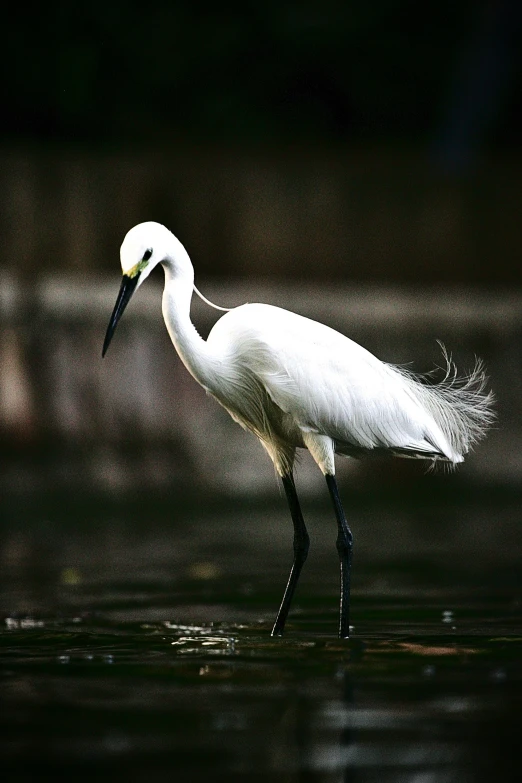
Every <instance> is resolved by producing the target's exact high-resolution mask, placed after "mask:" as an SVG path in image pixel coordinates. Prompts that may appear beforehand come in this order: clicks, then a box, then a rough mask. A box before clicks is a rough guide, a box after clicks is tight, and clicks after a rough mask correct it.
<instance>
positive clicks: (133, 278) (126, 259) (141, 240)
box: [102, 222, 175, 356]
mask: <svg viewBox="0 0 522 783" xmlns="http://www.w3.org/2000/svg"><path fill="white" fill-rule="evenodd" d="M173 241H175V240H174V236H173V234H172V233H171V232H170V231H169V230H168V228H165V226H162V225H161V224H160V223H153V222H148V223H140V224H139V225H137V226H134V228H131V230H130V231H129V232H128V233H127V235H126V236H125V239H124V240H123V242H122V245H121V249H120V260H121V268H122V271H123V278H122V281H121V286H120V291H119V293H118V298H117V299H116V304H115V305H114V310H113V311H112V315H111V319H110V321H109V326H108V327H107V333H106V335H105V340H104V343H103V351H102V356H105V354H106V352H107V349H108V347H109V344H110V342H111V340H112V336H113V334H114V332H115V331H116V326H117V325H118V321H119V320H120V318H121V316H122V315H123V311H124V310H125V308H126V307H127V305H128V303H129V302H130V300H131V297H132V295H133V293H134V292H135V291H136V289H137V288H139V286H140V285H141V284H142V283H143V281H144V280H146V278H147V277H148V276H149V275H150V273H151V272H152V270H153V269H154V267H155V266H157V265H158V264H159V263H160V262H161V261H163V260H165V259H166V258H168V257H169V255H170V252H169V251H170V249H171V248H172V243H173Z"/></svg>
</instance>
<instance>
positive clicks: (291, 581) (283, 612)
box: [272, 471, 310, 636]
mask: <svg viewBox="0 0 522 783" xmlns="http://www.w3.org/2000/svg"><path fill="white" fill-rule="evenodd" d="M281 481H282V482H283V487H284V490H285V494H286V499H287V501H288V506H289V508H290V514H291V515H292V522H293V524H294V562H293V563H292V569H291V571H290V576H289V577H288V583H287V585H286V589H285V594H284V595H283V600H282V601H281V606H280V607H279V611H278V613H277V617H276V621H275V623H274V627H273V628H272V636H282V635H283V631H284V627H285V623H286V618H287V617H288V610H289V609H290V604H291V603H292V598H293V595H294V592H295V588H296V585H297V582H298V580H299V575H300V573H301V569H302V567H303V565H304V562H305V560H306V557H307V555H308V548H309V546H310V538H309V536H308V531H307V529H306V525H305V523H304V519H303V515H302V513H301V506H300V505H299V498H298V497H297V490H296V488H295V483H294V477H293V474H292V471H290V472H288V473H286V474H285V475H283V476H281Z"/></svg>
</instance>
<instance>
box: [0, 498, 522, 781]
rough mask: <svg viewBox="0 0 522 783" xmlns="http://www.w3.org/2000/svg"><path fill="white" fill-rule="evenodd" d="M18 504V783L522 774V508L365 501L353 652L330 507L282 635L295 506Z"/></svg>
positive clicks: (9, 721) (5, 610)
mask: <svg viewBox="0 0 522 783" xmlns="http://www.w3.org/2000/svg"><path fill="white" fill-rule="evenodd" d="M2 511H3V518H4V524H3V525H2V528H1V533H0V536H1V545H2V546H1V578H0V605H1V611H2V629H1V631H0V645H1V654H0V701H1V703H2V709H1V712H0V763H1V772H0V774H1V775H2V779H3V780H14V779H16V780H36V779H42V778H46V777H47V776H48V777H49V778H50V779H52V778H54V779H61V778H66V777H67V778H70V777H73V778H74V779H76V780H77V779H92V778H93V777H95V778H97V779H113V778H114V776H118V777H120V776H121V777H122V778H123V779H127V780H138V781H139V780H149V779H150V777H151V775H154V774H155V773H157V774H161V775H163V776H165V775H168V777H169V779H173V780H190V781H200V780H201V781H203V780H209V779H212V780H221V779H222V780H227V781H236V780H238V781H239V780H249V781H250V780H253V781H258V780H259V781H261V780H274V781H297V780H299V781H301V780H304V781H315V780H317V781H357V783H359V781H364V782H366V781H372V782H373V781H375V782H377V781H379V783H381V782H382V783H386V782H387V781H394V782H395V781H396V782H399V781H400V783H402V782H403V781H408V782H410V781H411V782H412V783H432V782H433V783H438V782H439V781H440V782H441V783H442V782H444V783H446V781H458V783H462V782H464V783H466V781H508V780H518V779H520V772H521V769H520V768H521V763H520V758H519V756H520V754H519V744H520V728H521V726H520V718H519V715H520V704H521V703H522V701H521V697H522V622H521V611H520V610H521V606H522V604H521V600H522V579H521V568H520V564H519V561H518V554H519V551H520V546H519V544H520V532H519V529H518V523H519V512H518V504H517V503H514V502H512V501H509V502H508V501H505V502H502V503H499V502H498V499H497V500H495V501H491V502H489V501H488V502H485V501H484V499H481V501H480V502H476V503H475V504H474V505H471V504H470V502H469V501H467V500H466V501H463V500H462V499H459V500H453V501H451V502H449V501H448V502H442V501H441V502H439V503H438V504H436V505H433V503H431V504H430V505H428V506H427V505H425V504H424V505H423V504H417V505H416V506H415V507H411V505H408V506H406V505H404V504H401V503H397V502H395V503H391V504H390V503H387V504H382V503H371V502H370V503H367V502H365V503H361V504H359V505H357V504H354V507H353V509H352V522H353V528H354V532H355V535H356V542H357V546H358V549H357V552H356V557H355V560H354V568H355V574H354V586H353V612H352V622H353V625H354V633H353V636H352V638H351V639H350V640H348V641H339V640H338V639H336V637H335V629H336V624H337V606H336V589H337V574H336V553H335V547H334V538H335V525H334V522H333V520H332V519H331V517H330V514H329V510H328V509H327V508H325V507H322V506H312V507H308V508H307V509H306V516H307V519H309V521H310V525H309V528H310V534H311V539H312V548H311V551H310V557H309V561H308V562H307V564H306V568H305V571H304V572H303V577H302V583H300V585H299V588H298V593H297V594H296V602H295V606H294V608H293V611H292V612H291V616H290V620H289V623H288V629H287V633H286V635H285V637H284V638H283V639H272V638H271V637H270V628H271V623H272V621H273V619H274V616H275V612H276V609H277V606H278V601H279V599H280V597H281V593H282V590H283V587H284V582H285V579H286V575H287V574H286V571H287V569H288V567H289V559H290V555H291V532H290V529H289V522H288V520H287V518H286V514H285V511H284V507H283V502H282V500H281V503H278V502H277V500H276V501H275V502H274V503H273V504H272V503H270V504H265V505H264V506H258V507H256V506H251V505H249V504H241V503H239V502H238V503H236V502H234V503H232V502H230V503H225V502H221V503H214V504H212V503H210V502H207V500H206V499H200V500H199V501H193V502H192V503H190V504H188V505H183V506H182V505H180V504H179V503H178V502H177V501H175V500H174V499H170V500H168V501H163V500H161V499H157V498H156V499H154V498H150V497H142V498H139V497H138V498H135V499H134V500H133V502H132V503H131V502H128V503H123V502H121V503H117V502H109V501H108V500H107V499H106V498H105V499H88V498H80V499H78V498H77V499H76V500H71V498H62V499H60V500H59V501H57V500H56V499H54V500H52V501H49V502H45V501H42V500H41V499H40V500H38V502H34V503H30V502H28V501H27V502H24V503H21V502H20V500H12V501H11V502H10V503H5V504H4V505H3V507H2Z"/></svg>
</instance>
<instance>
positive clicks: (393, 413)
mask: <svg viewBox="0 0 522 783" xmlns="http://www.w3.org/2000/svg"><path fill="white" fill-rule="evenodd" d="M209 342H211V343H213V344H214V345H221V347H222V350H226V351H228V361H230V362H233V363H235V365H236V366H237V367H238V368H240V369H241V372H242V373H250V374H251V375H252V376H254V377H255V378H256V379H257V380H258V381H259V382H260V383H261V384H262V386H263V387H264V389H265V390H266V392H267V394H268V395H269V397H270V398H271V400H272V401H273V402H274V403H275V404H276V405H277V406H278V407H279V408H280V409H281V410H282V411H284V412H285V413H286V414H288V415H290V416H291V417H292V419H293V421H294V422H295V424H296V425H297V426H298V427H299V429H301V430H302V431H303V432H307V431H308V432H316V433H319V434H322V435H327V436H329V437H331V438H332V439H333V440H335V441H336V443H337V444H338V448H339V450H340V451H343V450H344V451H347V452H350V450H351V451H353V452H356V451H357V450H361V449H363V450H373V449H379V448H385V449H393V448H396V449H405V450H410V451H417V452H421V453H422V452H425V453H433V452H434V451H435V452H442V453H444V454H446V455H447V456H449V454H448V451H447V450H448V449H449V446H448V444H447V441H446V439H445V438H444V436H443V434H442V432H440V431H438V432H437V431H435V432H434V429H435V430H438V427H436V425H434V422H433V420H432V419H430V417H429V415H428V414H427V413H426V411H425V410H424V409H423V408H422V406H421V405H420V404H419V401H418V400H417V399H416V398H415V394H414V393H413V392H412V385H411V380H410V382H409V383H408V381H407V380H406V379H405V376H403V375H401V373H400V372H398V371H397V370H394V368H392V367H391V366H389V365H386V364H383V363H382V362H381V361H379V359H377V358H376V357H375V356H373V354H371V353H370V352H369V351H367V350H366V349H365V348H362V347H361V346H360V345H358V344H357V343H355V342H353V340H350V339H349V338H347V337H345V336H344V335H342V334H340V333H339V332H336V331H335V330H334V329H331V328H329V327H328V326H325V325H324V324H321V323H318V322H316V321H312V320H310V319H308V318H304V317H303V316H299V315H297V314H295V313H291V312H289V311H287V310H283V309H281V308H277V307H272V306H270V305H260V304H259V305H254V304H252V305H244V306H243V307H240V308H237V309H236V310H233V311H231V312H230V313H228V314H227V315H226V316H224V317H223V318H222V319H220V321H218V323H217V324H216V326H215V327H214V329H213V330H212V332H211V334H210V335H209ZM225 346H226V348H225ZM343 444H344V447H343ZM449 451H451V449H449Z"/></svg>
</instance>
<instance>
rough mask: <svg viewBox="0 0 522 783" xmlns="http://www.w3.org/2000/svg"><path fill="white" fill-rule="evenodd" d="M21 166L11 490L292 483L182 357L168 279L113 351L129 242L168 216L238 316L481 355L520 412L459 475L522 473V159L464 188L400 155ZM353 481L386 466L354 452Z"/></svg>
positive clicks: (2, 368) (68, 158)
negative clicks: (269, 315)
mask: <svg viewBox="0 0 522 783" xmlns="http://www.w3.org/2000/svg"><path fill="white" fill-rule="evenodd" d="M3 154H4V164H5V165H4V166H2V168H1V172H2V173H1V174H0V177H3V181H2V185H3V187H2V190H1V193H2V203H3V210H2V222H3V235H4V248H5V256H4V258H5V263H4V267H3V275H2V280H1V283H0V318H1V323H2V338H1V345H0V377H1V381H0V430H1V433H2V446H1V447H0V448H1V450H2V452H3V456H4V460H3V466H4V467H3V469H2V473H1V476H0V482H1V483H2V485H3V487H4V488H5V489H13V488H19V489H24V488H31V487H33V488H45V487H53V486H78V487H85V486H89V487H93V488H103V487H105V488H113V489H114V488H118V487H119V488H120V489H129V488H132V487H135V486H136V485H137V484H143V485H149V486H156V485H157V486H161V487H163V488H168V487H171V486H177V487H178V488H182V487H187V486H188V485H189V484H190V485H192V486H200V487H204V488H207V489H213V490H215V491H220V492H230V491H232V492H252V491H258V492H265V491H275V489H276V482H275V481H274V477H273V471H272V468H271V466H270V464H269V463H268V461H267V460H266V457H265V455H264V453H263V452H262V450H261V448H260V447H259V446H258V444H256V442H255V440H254V439H253V438H252V437H251V436H249V435H247V434H245V433H243V432H242V431H240V429H239V428H238V427H237V425H235V424H233V423H232V422H231V421H229V419H228V416H227V414H226V413H224V412H223V411H222V410H221V409H220V408H219V407H218V406H217V405H216V404H215V403H214V401H212V400H210V399H207V398H206V397H205V395H204V393H203V392H202V391H201V390H200V389H199V388H198V387H197V385H196V384H195V382H194V381H193V380H192V379H191V378H190V377H189V376H188V375H187V373H186V371H185V370H184V368H183V367H182V365H181V363H180V362H179V360H178V359H177V357H176V355H175V352H174V350H173V348H172V346H171V344H170V342H169V340H168V336H167V334H166V332H165V329H164V326H163V323H162V317H161V310H160V290H159V286H160V285H161V272H157V273H155V275H153V281H151V282H150V283H148V284H147V286H145V287H144V288H143V289H141V290H140V292H139V294H138V295H137V296H136V298H135V300H133V303H132V305H131V307H130V308H129V310H128V311H127V313H126V314H125V318H124V319H123V322H122V324H121V326H120V327H119V329H118V333H117V335H116V338H115V341H114V345H113V346H111V351H110V353H109V354H108V356H107V357H106V359H105V360H104V361H103V362H102V361H101V357H100V349H101V343H102V340H103V335H104V332H105V329H106V324H107V321H108V318H109V315H110V312H111V310H112V306H113V304H114V299H115V296H116V293H117V289H118V285H119V277H120V271H119V263H118V250H119V244H120V242H121V239H122V237H123V235H124V233H125V232H126V231H127V230H128V228H130V227H131V226H132V225H133V224H134V223H135V222H138V221H141V220H145V219H151V218H152V219H159V220H161V221H163V222H165V223H166V224H167V225H168V226H169V227H171V228H172V229H173V230H174V231H175V232H176V233H177V234H178V236H179V237H180V238H181V239H182V240H183V241H184V243H185V244H186V246H187V248H188V249H189V252H190V254H191V256H192V258H193V261H194V264H195V267H196V276H197V282H198V284H199V286H200V287H201V288H202V289H203V290H204V291H205V292H206V293H207V295H209V296H210V297H211V298H214V300H215V301H217V302H218V303H220V304H223V305H228V306H232V305H237V304H241V303H242V302H244V301H253V300H254V301H255V300H260V301H266V302H272V303H276V304H279V305H281V306H284V307H288V308H290V309H294V310H297V311H299V312H301V313H303V314H304V315H308V316H311V317H315V318H318V319H320V320H323V321H325V322H327V323H329V324H330V325H332V326H334V327H335V328H338V329H340V330H341V331H344V332H345V333H346V334H348V335H349V336H351V337H353V338H354V339H356V340H359V341H360V342H362V343H363V344H364V345H366V346H367V347H368V348H370V349H371V350H373V351H375V352H376V353H377V354H378V355H379V356H380V358H382V359H384V360H387V361H392V362H397V363H407V362H410V361H412V362H413V367H414V369H417V370H419V371H421V372H425V371H427V370H430V369H431V368H432V366H433V364H434V363H435V364H436V363H440V358H441V357H440V351H439V349H438V347H437V344H436V342H435V341H436V339H442V340H443V341H444V342H445V343H446V344H447V345H448V347H449V349H450V350H451V351H452V352H453V354H454V357H455V359H456V360H457V361H458V363H459V365H463V369H464V370H465V369H466V368H470V367H471V366H472V364H473V361H474V355H480V356H482V357H483V358H484V359H485V360H486V363H487V365H488V369H489V372H490V374H491V377H492V386H493V388H494V389H495V391H496V393H497V395H498V398H499V414H500V421H499V426H498V428H497V429H496V430H494V431H493V432H492V434H491V435H490V437H489V438H488V440H487V441H486V443H485V444H483V445H481V446H480V447H479V449H478V451H477V454H476V455H475V456H473V457H472V458H471V459H470V462H469V465H468V464H467V465H466V467H465V468H464V470H463V471H461V473H462V475H463V476H464V477H466V478H468V479H470V480H472V481H489V482H490V483H491V482H493V483H494V482H501V483H505V482H508V483H513V482H517V481H519V480H520V478H521V476H520V474H521V471H522V463H521V462H520V460H519V456H518V455H519V451H520V449H519V446H520V443H521V432H520V394H519V390H520V385H521V384H520V380H521V377H520V376H521V370H520V368H522V363H521V361H520V358H521V357H520V334H521V318H522V291H521V289H520V287H519V285H518V281H519V273H518V267H517V266H516V265H515V260H516V259H517V258H519V257H520V249H521V248H520V242H521V240H520V232H519V231H518V228H517V221H518V210H519V205H520V201H521V199H522V188H521V186H520V181H521V180H520V178H519V176H518V170H519V161H518V159H515V158H512V159H511V160H510V161H506V160H503V161H498V160H497V162H496V163H491V164H490V165H488V166H482V167H481V168H480V171H479V172H477V173H476V174H475V175H474V177H473V178H472V179H469V178H464V179H463V178H461V177H450V176H447V175H445V176H441V175H440V174H439V173H437V172H436V171H434V170H433V168H432V167H430V164H429V161H428V160H427V159H426V157H425V156H424V157H423V156H422V155H421V154H420V153H417V154H413V152H412V151H411V150H410V151H409V152H408V153H406V152H404V151H402V152H401V151H400V150H396V151H395V152H394V153H393V154H392V152H391V150H390V148H387V147H385V148H379V147H374V148H373V149H366V150H365V151H361V150H359V151H355V150H349V151H347V150H343V151H337V153H335V154H334V153H333V151H332V150H327V151H323V153H322V154H319V152H318V151H317V150H316V151H315V157H312V156H311V155H310V153H309V154H307V155H306V156H303V155H298V154H297V153H294V154H293V155H291V156H290V155H289V156H282V155H275V154H272V155H268V154H266V153H265V154H263V155H261V154H259V155H257V156H255V155H254V154H251V155H250V156H246V155H244V156H241V155H237V154H236V155H234V156H228V157H227V155H226V153H224V152H223V151H221V152H219V154H218V153H216V152H214V154H211V153H210V152H207V153H206V155H203V154H199V155H196V153H195V151H194V150H193V151H192V152H191V153H190V154H189V152H188V151H187V153H186V154H185V155H183V156H180V157H176V158H174V157H172V156H166V155H165V156H163V157H161V156H160V155H159V154H156V155H148V156H145V155H141V156H138V155H136V156H134V157H123V156H122V157H114V156H111V157H104V156H103V155H96V156H90V157H87V156H85V155H76V156H73V155H71V154H63V153H61V154H58V153H54V154H53V155H51V154H50V153H49V154H47V155H45V156H42V155H36V154H34V153H33V154H29V153H25V154H23V155H22V154H21V153H19V152H18V153H14V152H11V153H7V152H6V151H5V150H4V153H3ZM499 193H502V194H503V198H502V200H501V201H500V200H499V201H496V200H495V198H494V196H495V194H499ZM506 193H509V199H507V198H505V195H506ZM194 317H195V318H196V321H197V324H198V327H199V328H200V330H201V331H202V333H203V334H205V333H206V332H208V329H209V328H210V326H211V323H212V319H214V320H215V317H216V314H215V313H214V312H213V311H210V310H208V308H205V307H204V306H202V305H201V304H200V303H199V302H198V303H197V304H195V308H194ZM300 470H301V473H302V474H303V475H304V477H305V478H304V483H305V485H306V486H307V487H308V488H309V489H310V491H311V492H315V491H316V490H318V489H319V485H320V476H318V475H317V471H315V470H313V466H311V464H310V463H309V462H307V460H304V461H303V465H302V467H301V469H300ZM343 470H344V471H348V472H350V473H351V475H352V476H353V478H354V479H356V480H357V481H358V482H360V483H362V484H364V483H365V482H369V481H370V482H371V476H372V471H374V470H375V468H374V467H370V468H367V467H366V466H365V465H363V464H361V463H355V462H354V461H346V460H345V461H343V462H342V465H341V471H343ZM397 470H399V471H400V470H403V468H397V467H394V468H393V469H390V475H391V476H395V475H396V473H397ZM404 470H406V471H408V470H411V468H409V467H408V468H404ZM419 475H420V471H419ZM403 480H407V481H411V476H409V474H405V475H404V477H403Z"/></svg>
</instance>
